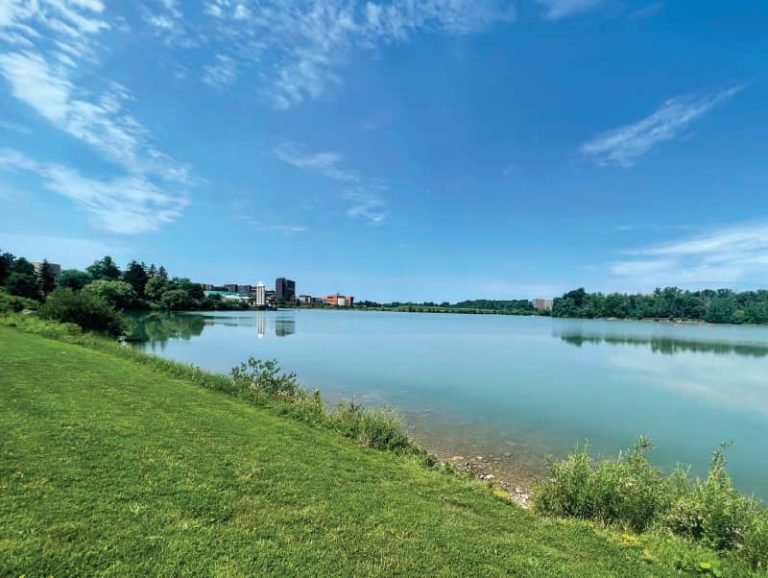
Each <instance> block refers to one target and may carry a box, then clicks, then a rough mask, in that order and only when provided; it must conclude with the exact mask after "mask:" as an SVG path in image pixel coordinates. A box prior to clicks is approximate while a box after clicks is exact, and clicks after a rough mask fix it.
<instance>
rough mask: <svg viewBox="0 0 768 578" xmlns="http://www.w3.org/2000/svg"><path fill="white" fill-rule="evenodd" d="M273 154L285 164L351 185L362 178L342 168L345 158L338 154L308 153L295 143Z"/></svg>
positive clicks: (288, 144) (282, 147)
mask: <svg viewBox="0 0 768 578" xmlns="http://www.w3.org/2000/svg"><path fill="white" fill-rule="evenodd" d="M273 152H274V153H275V156H276V157H277V158H278V159H280V160H281V161H283V162H284V163H288V164H289V165H292V166H294V167H296V168H299V169H305V170H310V171H315V172H318V173H320V174H321V175H324V176H326V177H328V178H329V179H334V180H337V181H342V182H347V183H351V182H356V181H358V180H359V178H360V176H359V175H358V174H357V173H356V172H355V171H352V170H348V169H343V168H341V166H340V165H341V163H342V162H343V160H344V157H343V156H342V155H341V154H339V153H336V152H318V153H312V152H307V151H306V150H304V149H303V148H302V147H300V146H299V145H296V144H294V143H284V144H282V145H280V146H278V147H276V148H275V149H274V151H273Z"/></svg>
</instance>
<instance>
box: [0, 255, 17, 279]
mask: <svg viewBox="0 0 768 578" xmlns="http://www.w3.org/2000/svg"><path fill="white" fill-rule="evenodd" d="M14 261H15V258H14V256H13V255H12V254H11V253H2V254H0V286H3V285H5V281H6V279H8V275H10V274H11V271H12V269H13V262H14Z"/></svg>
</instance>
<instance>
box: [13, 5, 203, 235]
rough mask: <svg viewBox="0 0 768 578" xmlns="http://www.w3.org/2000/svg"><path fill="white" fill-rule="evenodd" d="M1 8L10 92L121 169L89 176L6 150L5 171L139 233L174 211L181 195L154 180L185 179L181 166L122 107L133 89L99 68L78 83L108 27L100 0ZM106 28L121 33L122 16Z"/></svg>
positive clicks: (110, 226) (114, 227) (104, 221)
mask: <svg viewBox="0 0 768 578" xmlns="http://www.w3.org/2000/svg"><path fill="white" fill-rule="evenodd" d="M160 2H161V4H162V5H163V6H164V8H165V9H168V10H171V9H173V8H174V6H175V0H160ZM0 6H2V7H1V8H0V77H2V78H4V79H5V81H6V82H7V84H8V86H9V88H10V93H11V94H12V95H13V96H14V97H15V98H16V99H17V100H19V101H20V102H22V103H24V104H26V105H28V106H29V107H31V109H33V110H34V111H35V112H37V113H38V114H39V115H40V116H41V117H42V118H43V119H45V120H46V121H47V122H48V123H49V124H50V125H51V126H53V127H55V128H56V129H58V130H60V131H62V132H63V133H65V134H67V135H69V136H70V137H72V138H74V139H76V140H78V141H80V142H82V143H83V144H85V145H87V146H88V147H90V148H91V149H92V150H94V151H95V152H96V153H98V154H99V155H100V156H101V157H102V158H104V159H105V160H106V161H108V162H109V163H111V164H113V165H115V167H113V168H116V170H117V172H118V173H120V174H119V176H115V177H113V178H112V179H109V180H103V179H102V180H98V179H89V178H86V177H83V176H82V175H80V174H79V173H77V172H76V171H73V170H72V169H70V168H68V167H66V166H63V165H60V164H57V163H53V162H43V161H36V160H35V161H33V160H31V159H30V158H29V157H25V156H23V155H21V154H20V153H16V152H14V151H11V152H9V151H5V152H4V157H3V166H4V168H5V169H6V170H8V169H10V168H14V169H16V170H23V171H27V172H31V173H35V174H37V175H38V176H39V177H40V179H41V182H42V183H43V185H44V187H45V188H46V189H48V190H50V191H53V192H56V193H58V194H61V195H64V196H67V197H69V198H71V199H72V200H74V201H75V202H76V203H77V205H78V206H79V207H81V208H82V209H84V210H85V211H86V212H87V213H88V214H89V215H90V216H91V218H92V220H93V222H94V224H95V225H96V226H97V227H99V228H102V229H105V230H109V231H113V232H120V233H135V232H142V231H147V230H153V229H155V228H157V227H158V226H160V225H161V224H163V223H167V222H170V221H172V220H174V219H175V218H177V217H178V215H179V212H180V211H181V209H182V207H183V206H184V200H183V198H184V196H183V195H182V194H177V193H173V194H169V193H167V192H165V189H167V188H168V187H167V186H165V185H163V186H159V185H157V184H156V181H163V182H165V183H176V185H179V184H182V185H188V184H190V183H191V180H192V179H191V177H190V169H189V167H188V166H186V165H185V164H183V163H179V162H177V161H175V160H174V159H172V158H171V157H170V156H169V155H167V154H166V153H164V152H163V151H161V150H160V149H159V148H158V147H157V146H156V145H155V143H154V139H153V137H152V134H151V132H150V131H149V130H148V129H147V128H146V127H145V126H144V125H142V124H141V123H140V122H139V121H138V120H136V118H134V116H133V115H132V114H130V112H129V111H128V108H129V107H130V103H131V102H132V100H133V96H132V95H131V93H130V92H129V91H128V90H127V89H126V88H125V87H124V86H122V85H120V84H118V83H116V82H111V81H109V80H108V79H105V78H103V77H101V76H100V75H93V76H92V78H93V82H91V83H85V82H83V78H84V76H85V75H86V74H88V73H89V72H91V71H95V70H98V69H99V62H100V58H101V56H102V54H103V52H104V51H105V48H104V47H103V46H102V44H101V38H102V35H103V34H104V33H106V32H108V31H110V30H112V29H113V26H112V24H111V23H109V22H108V21H107V11H106V9H105V6H104V4H103V3H102V2H101V0H35V1H31V2H30V1H24V0H2V4H0ZM115 28H116V30H117V31H118V32H117V33H122V32H120V31H122V30H125V25H124V22H123V21H120V20H116V27H115ZM11 153H13V154H11Z"/></svg>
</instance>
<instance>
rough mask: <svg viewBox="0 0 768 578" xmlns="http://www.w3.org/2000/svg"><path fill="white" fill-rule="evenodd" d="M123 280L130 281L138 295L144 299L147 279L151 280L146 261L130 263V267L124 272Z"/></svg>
mask: <svg viewBox="0 0 768 578" xmlns="http://www.w3.org/2000/svg"><path fill="white" fill-rule="evenodd" d="M123 281H125V282H126V283H130V284H131V287H133V290H134V291H136V295H138V296H139V298H140V299H144V297H145V294H144V287H145V286H146V285H147V281H149V275H148V274H147V268H146V266H145V265H144V263H138V262H137V261H131V262H130V263H128V267H126V269H125V271H124V272H123Z"/></svg>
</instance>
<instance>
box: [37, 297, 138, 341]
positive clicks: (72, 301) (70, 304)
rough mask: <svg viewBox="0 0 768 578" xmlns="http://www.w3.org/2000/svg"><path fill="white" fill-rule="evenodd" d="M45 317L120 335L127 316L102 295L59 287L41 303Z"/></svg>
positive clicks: (89, 329)
mask: <svg viewBox="0 0 768 578" xmlns="http://www.w3.org/2000/svg"><path fill="white" fill-rule="evenodd" d="M39 315H40V317H41V318H42V319H50V320H54V321H60V322H62V323H74V324H76V325H79V326H80V327H81V328H83V329H85V330H88V331H96V332H98V333H105V334H107V335H112V336H118V335H122V333H123V332H124V331H125V329H126V321H125V319H124V317H123V316H122V315H121V314H120V313H119V312H118V311H116V310H115V309H114V308H113V307H112V306H111V305H110V304H109V303H107V302H106V301H105V300H104V299H103V298H101V297H99V296H97V295H93V294H88V293H85V292H80V293H75V292H74V291H72V290H71V289H68V288H61V287H60V288H58V289H56V290H55V291H54V292H53V293H51V294H50V295H49V296H48V299H47V300H46V302H45V303H43V305H42V306H41V307H40V311H39Z"/></svg>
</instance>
